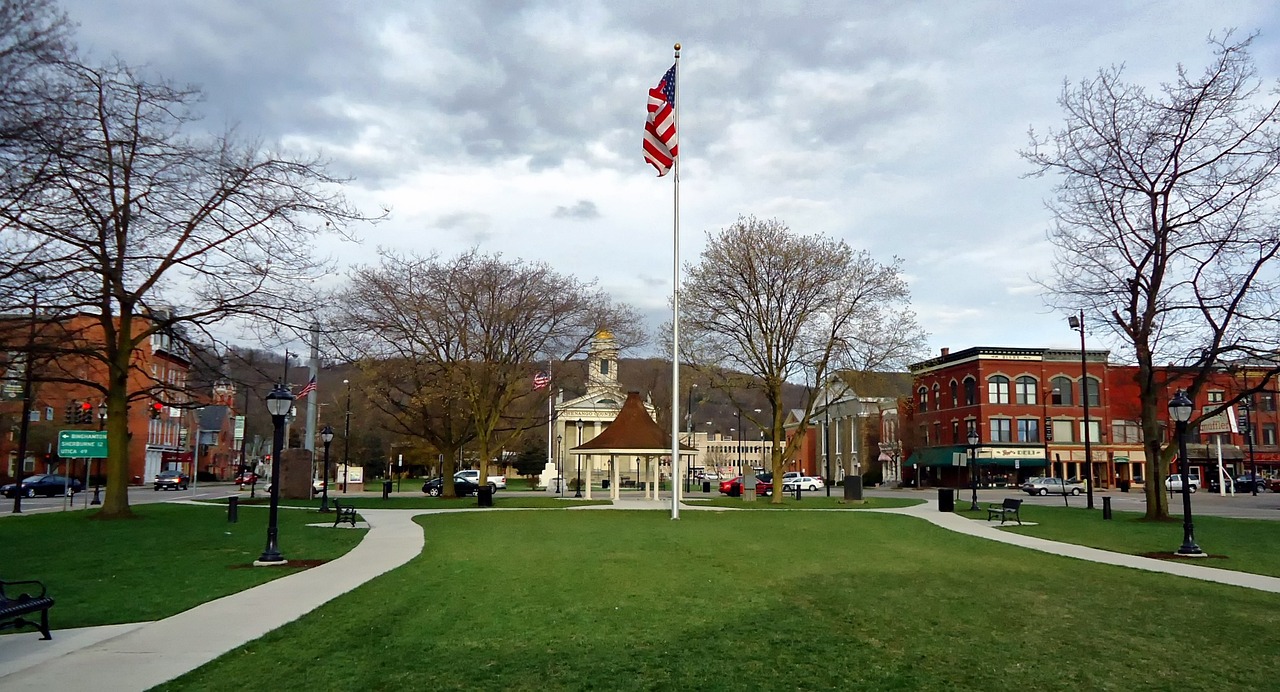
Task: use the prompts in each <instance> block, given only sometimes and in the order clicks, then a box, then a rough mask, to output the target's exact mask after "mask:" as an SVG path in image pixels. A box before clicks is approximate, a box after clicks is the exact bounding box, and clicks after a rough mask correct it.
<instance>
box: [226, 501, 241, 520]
mask: <svg viewBox="0 0 1280 692" xmlns="http://www.w3.org/2000/svg"><path fill="white" fill-rule="evenodd" d="M239 520H240V498H239V497H236V496H235V495H232V496H231V497H228V498H227V523H228V524H234V523H236V522H238V521H239Z"/></svg>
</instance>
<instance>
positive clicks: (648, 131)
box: [644, 65, 680, 178]
mask: <svg viewBox="0 0 1280 692" xmlns="http://www.w3.org/2000/svg"><path fill="white" fill-rule="evenodd" d="M675 108H676V66H675V65H672V66H671V69H669V70H667V73H666V74H665V75H663V76H662V81H660V82H658V86H656V87H654V88H652V89H650V90H649V120H648V121H647V122H645V124H644V160H645V161H648V162H649V163H650V165H652V166H653V167H654V168H656V169H658V177H659V178H661V177H662V176H664V175H666V174H667V171H669V170H671V165H672V164H673V163H675V160H676V156H678V155H679V153H680V145H679V138H677V137H676V110H675Z"/></svg>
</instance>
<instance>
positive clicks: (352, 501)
mask: <svg viewBox="0 0 1280 692" xmlns="http://www.w3.org/2000/svg"><path fill="white" fill-rule="evenodd" d="M333 501H334V500H333V498H332V497H330V498H329V504H330V506H332V505H333ZM338 501H339V502H341V503H342V504H343V506H350V507H355V508H356V509H466V508H469V507H470V508H475V509H480V505H479V504H478V501H477V500H476V498H474V497H455V498H452V499H445V498H443V497H427V496H426V495H422V496H420V497H413V496H408V497H389V498H387V499H385V500H384V499H382V498H381V497H379V496H372V497H370V496H366V495H351V496H349V497H339V498H338ZM209 502H210V504H217V505H219V506H222V507H225V506H226V504H227V501H226V500H210V501H209ZM270 503H271V500H270V499H269V498H265V497H257V498H254V499H252V500H250V499H249V498H248V497H241V498H240V503H239V504H240V505H241V506H245V505H249V506H251V507H252V506H258V505H261V506H267V505H269V504H270ZM607 504H610V502H609V501H608V500H576V499H572V498H556V497H551V496H546V497H528V496H524V497H516V496H511V495H507V496H503V494H502V491H498V494H497V495H496V496H495V497H494V498H493V506H494V507H499V508H507V509H510V508H513V507H515V508H520V509H550V508H568V507H582V506H584V505H607ZM280 505H281V506H282V507H306V508H309V509H319V508H320V500H319V499H314V500H281V501H280ZM330 516H332V515H330Z"/></svg>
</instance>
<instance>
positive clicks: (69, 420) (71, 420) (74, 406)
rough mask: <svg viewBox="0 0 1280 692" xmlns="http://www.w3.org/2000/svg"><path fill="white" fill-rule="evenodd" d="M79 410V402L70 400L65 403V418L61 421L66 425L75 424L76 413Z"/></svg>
mask: <svg viewBox="0 0 1280 692" xmlns="http://www.w3.org/2000/svg"><path fill="white" fill-rule="evenodd" d="M79 410H80V402H78V401H76V400H74V399H72V400H71V401H68V402H67V416H66V418H64V419H63V422H65V423H66V424H67V425H74V424H75V422H76V415H78V414H77V412H78V411H79Z"/></svg>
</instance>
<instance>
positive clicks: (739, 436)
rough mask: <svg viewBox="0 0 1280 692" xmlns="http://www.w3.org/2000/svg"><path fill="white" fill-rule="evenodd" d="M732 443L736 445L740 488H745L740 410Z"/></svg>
mask: <svg viewBox="0 0 1280 692" xmlns="http://www.w3.org/2000/svg"><path fill="white" fill-rule="evenodd" d="M734 441H735V442H736V443H737V444H738V475H739V476H742V487H744V488H745V487H747V469H746V467H745V466H743V465H742V409H738V427H736V428H734Z"/></svg>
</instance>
